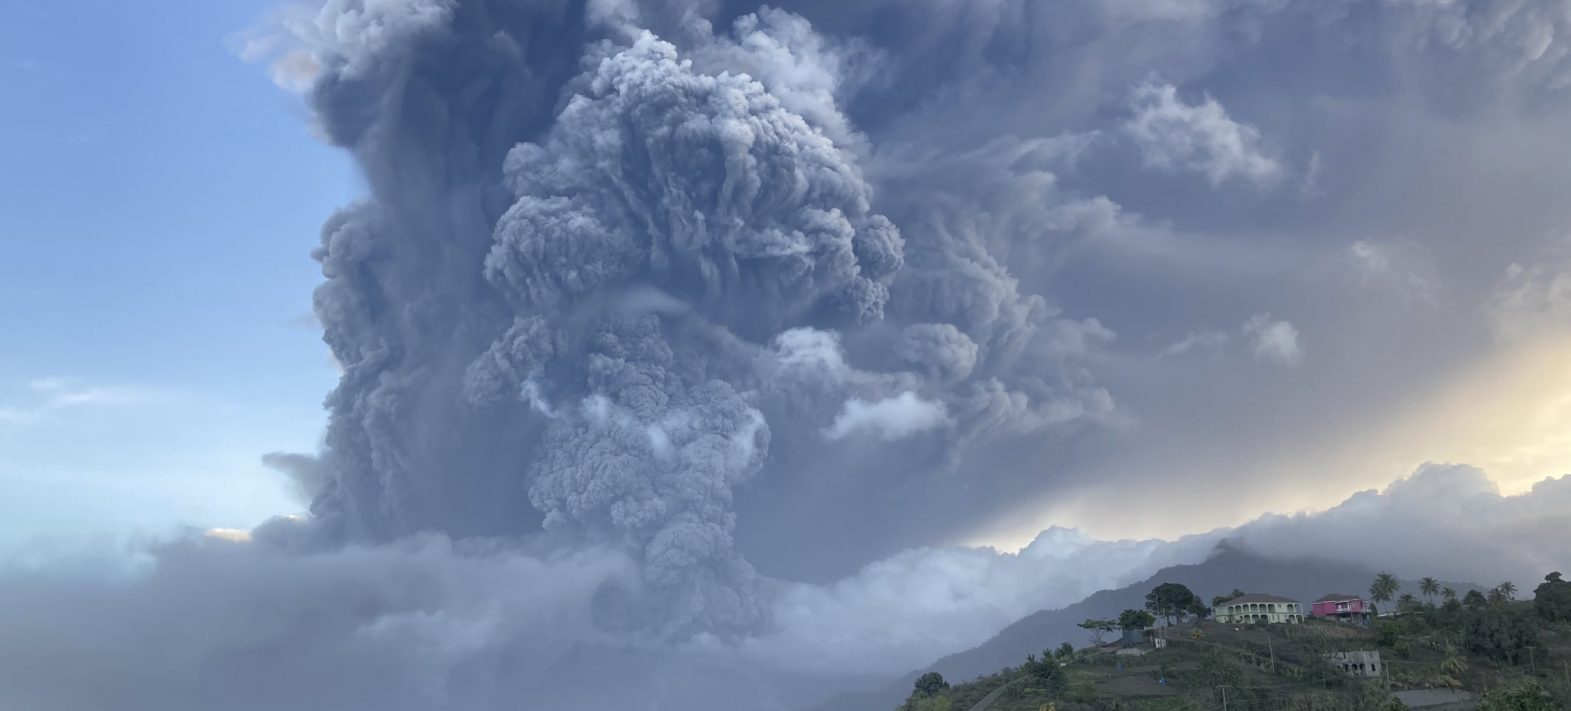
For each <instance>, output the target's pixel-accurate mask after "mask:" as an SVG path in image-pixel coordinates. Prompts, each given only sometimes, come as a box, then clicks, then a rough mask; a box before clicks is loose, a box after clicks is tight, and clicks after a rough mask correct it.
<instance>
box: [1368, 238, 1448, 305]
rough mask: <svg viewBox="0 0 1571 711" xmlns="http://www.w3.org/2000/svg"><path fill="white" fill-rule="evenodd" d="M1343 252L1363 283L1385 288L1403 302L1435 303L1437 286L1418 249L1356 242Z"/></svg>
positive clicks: (1429, 264) (1426, 257) (1429, 262)
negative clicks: (1346, 254)
mask: <svg viewBox="0 0 1571 711" xmlns="http://www.w3.org/2000/svg"><path fill="white" fill-rule="evenodd" d="M1347 253H1348V257H1349V258H1350V259H1351V260H1352V262H1353V266H1354V268H1355V269H1356V270H1357V271H1358V274H1359V277H1360V279H1361V280H1362V281H1363V282H1364V284H1366V285H1368V286H1373V287H1380V288H1384V289H1389V290H1390V291H1392V292H1394V293H1395V294H1396V296H1397V298H1398V299H1399V300H1400V301H1402V302H1403V303H1412V302H1419V303H1425V304H1429V305H1434V304H1435V303H1437V302H1438V300H1439V292H1440V283H1439V280H1438V278H1436V276H1435V275H1434V266H1433V263H1432V259H1431V258H1430V257H1429V255H1428V252H1427V251H1426V250H1425V249H1424V248H1423V247H1422V246H1419V245H1416V244H1410V243H1390V242H1369V241H1364V240H1360V241H1357V242H1354V243H1353V244H1351V245H1349V246H1348V248H1347Z"/></svg>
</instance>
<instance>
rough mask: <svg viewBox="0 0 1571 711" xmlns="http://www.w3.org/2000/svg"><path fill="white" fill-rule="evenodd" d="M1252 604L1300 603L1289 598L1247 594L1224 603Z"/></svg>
mask: <svg viewBox="0 0 1571 711" xmlns="http://www.w3.org/2000/svg"><path fill="white" fill-rule="evenodd" d="M1251 602H1298V601H1297V600H1292V599H1288V598H1285V597H1277V596H1275V595H1266V594H1265V593H1245V594H1244V595H1243V596H1242V597H1235V598H1233V599H1231V600H1228V601H1227V602H1224V603H1222V605H1241V604H1245V603H1251Z"/></svg>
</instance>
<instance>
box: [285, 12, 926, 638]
mask: <svg viewBox="0 0 1571 711" xmlns="http://www.w3.org/2000/svg"><path fill="white" fill-rule="evenodd" d="M547 5H548V4H546V3H531V4H528V5H527V7H522V6H521V4H520V3H509V2H500V1H496V2H481V1H475V2H461V3H443V2H435V1H431V2H423V3H422V2H404V3H382V4H368V5H367V6H366V7H362V6H361V5H360V4H359V3H352V2H344V3H335V4H333V5H331V6H329V7H328V8H327V9H326V10H325V11H324V14H323V18H325V19H324V21H323V26H324V27H329V28H333V29H334V30H336V31H338V32H339V35H341V36H354V37H357V38H359V41H356V42H347V41H344V40H342V39H341V38H340V39H338V40H337V41H336V43H335V44H332V45H331V46H332V48H333V49H332V51H331V52H329V53H327V55H326V61H325V62H324V67H323V70H324V71H323V73H322V74H321V76H320V78H319V79H318V80H317V83H316V86H315V89H314V92H313V100H314V105H315V106H316V107H317V109H318V110H319V112H320V114H321V119H322V123H323V127H324V129H325V131H326V132H327V134H328V135H329V137H330V138H332V140H334V141H335V142H337V143H339V144H341V145H344V146H347V147H351V148H352V149H353V150H354V151H355V154H356V156H357V158H358V159H359V160H360V162H361V163H362V165H363V166H364V168H365V171H366V173H367V175H368V177H369V179H370V182H371V188H372V193H373V198H372V199H371V200H370V201H368V202H367V203H366V204H363V205H360V206H357V207H355V208H352V209H350V210H346V211H345V212H343V213H342V214H340V215H338V216H336V217H335V218H334V219H333V220H331V221H330V222H329V223H328V225H327V227H326V228H325V230H324V242H323V247H322V249H321V250H320V251H319V253H318V254H319V258H320V259H321V260H322V263H323V270H324V273H325V274H326V276H327V277H328V282H327V283H326V284H324V285H323V286H322V287H321V289H320V290H319V291H318V295H317V310H318V313H319V315H320V316H321V318H322V320H323V322H324V323H325V324H326V326H327V340H328V342H329V344H330V345H331V346H332V348H333V351H334V353H335V355H336V356H337V357H338V359H339V361H340V362H341V363H342V364H343V366H344V371H345V372H344V376H343V379H342V382H341V383H340V385H339V387H338V389H337V390H336V391H335V392H334V393H333V395H332V396H331V398H330V399H329V406H330V408H331V410H332V422H331V425H330V429H329V434H328V442H327V443H328V455H327V456H328V460H329V461H328V465H329V470H330V471H331V472H332V474H331V475H330V476H329V477H328V483H327V485H326V487H325V490H324V491H323V492H321V494H320V495H319V496H318V497H317V500H316V502H315V504H314V505H313V511H314V513H316V515H317V516H318V517H319V518H320V519H322V520H323V521H324V522H325V523H327V524H329V525H330V526H332V525H337V526H340V527H341V528H340V529H339V530H341V531H342V532H343V533H344V534H346V535H349V536H359V537H369V538H373V539H386V538H392V537H396V536H399V535H403V534H407V533H410V532H414V531H418V530H422V529H436V530H440V531H444V532H447V533H450V534H454V535H471V534H503V535H523V534H531V533H534V532H537V531H539V530H540V525H541V523H542V521H543V523H544V525H545V527H546V528H547V529H549V530H551V531H553V532H554V533H555V534H556V535H559V536H561V537H562V538H563V539H564V540H565V541H568V542H571V543H573V544H580V543H582V544H589V543H594V544H611V545H614V546H618V547H620V548H622V549H624V550H627V551H629V552H630V553H632V554H633V555H634V556H635V557H636V558H637V559H639V560H641V561H642V562H643V589H642V590H640V591H637V592H635V593H633V594H631V595H627V596H626V597H627V598H628V599H626V600H623V601H622V603H621V604H617V605H611V606H608V609H609V610H613V611H615V613H616V614H618V615H623V616H625V619H621V620H611V622H612V623H613V624H618V626H623V624H625V625H626V626H633V627H639V628H646V629H648V628H653V629H652V631H654V632H657V633H658V634H659V635H660V636H665V635H670V634H687V633H693V632H699V631H718V632H736V631H742V630H747V629H753V628H755V627H756V626H757V625H758V624H759V623H760V622H762V621H764V620H766V619H767V617H768V610H769V604H768V599H767V596H765V595H763V591H764V590H765V589H766V587H767V584H766V582H765V581H763V580H762V579H761V578H760V577H759V576H758V575H757V574H756V573H755V572H754V571H753V569H752V567H751V566H749V565H748V564H747V562H746V561H745V560H743V559H742V557H741V556H740V555H739V554H738V553H737V552H736V551H735V550H734V547H733V543H732V538H731V536H732V531H733V528H734V526H735V514H734V513H733V505H732V497H733V489H734V487H735V486H737V485H738V484H739V483H741V482H743V481H745V480H747V479H748V478H749V477H751V476H754V475H755V474H757V473H758V472H759V470H760V469H761V468H762V466H763V463H764V459H765V456H766V454H767V452H768V447H769V442H770V430H769V426H768V423H766V421H765V418H764V415H763V414H762V411H761V409H760V407H759V406H757V403H756V402H755V401H754V400H755V399H756V398H757V397H760V396H759V395H758V394H757V392H758V388H759V387H760V385H761V383H760V381H761V377H760V375H759V373H760V367H761V366H760V363H762V362H763V361H764V360H765V358H766V357H767V353H768V352H769V351H768V347H769V345H770V344H771V341H772V340H773V339H774V338H775V337H776V336H777V335H778V334H780V333H781V332H783V331H784V330H786V329H790V328H796V327H803V326H814V327H835V326H851V325H857V324H865V323H868V322H871V321H875V320H877V319H879V318H881V317H882V314H883V306H884V303H885V301H886V300H887V298H888V287H887V284H888V282H889V280H890V279H891V278H892V277H893V275H894V272H895V271H896V270H897V269H898V268H899V266H900V264H901V240H900V237H899V235H898V233H897V231H896V230H895V228H894V226H893V225H892V224H891V223H890V222H889V221H888V220H886V219H884V218H882V217H881V216H878V215H876V214H873V213H871V211H870V208H869V200H870V194H869V192H870V191H869V189H868V187H867V185H866V183H865V182H864V181H863V179H862V178H861V176H860V174H859V172H858V171H857V169H856V168H855V166H854V165H852V164H851V162H850V161H849V160H848V158H847V157H846V156H845V155H844V154H842V152H841V151H840V150H838V149H837V148H836V147H835V145H834V144H833V143H832V142H831V141H830V140H829V139H827V138H825V137H824V135H823V134H821V133H820V132H818V131H816V130H815V129H813V128H812V127H810V126H809V125H808V123H807V122H805V121H804V120H803V119H802V118H801V117H799V116H797V115H795V114H793V113H792V112H790V111H787V110H786V109H784V108H782V106H781V105H780V103H779V102H778V101H777V100H776V99H775V98H774V97H773V96H771V95H770V94H769V93H768V92H767V91H765V89H764V87H763V86H762V85H760V84H759V83H757V82H755V81H753V80H752V79H750V78H748V77H746V76H742V75H729V74H721V75H718V76H710V75H704V74H699V73H696V72H694V71H693V70H692V69H691V68H690V67H689V66H688V65H687V64H686V63H684V62H682V61H680V60H679V59H678V57H677V53H676V50H675V48H673V47H672V46H671V45H669V44H666V43H664V42H661V41H660V40H658V39H656V38H654V37H653V36H650V35H648V34H644V35H643V36H641V37H638V38H636V39H633V40H631V41H629V42H622V43H616V42H612V41H606V42H603V43H597V44H594V45H593V46H592V48H590V49H589V50H588V51H587V54H588V56H587V57H583V55H585V54H586V50H585V44H584V42H583V41H582V40H581V37H580V32H579V31H575V30H573V29H572V28H573V27H577V26H580V24H581V21H582V18H581V17H580V15H581V13H582V10H581V9H580V8H578V7H576V6H575V5H574V4H571V3H568V4H565V5H563V6H561V7H550V8H549V9H542V8H543V7H545V6H547ZM367 23H370V24H372V25H374V26H375V27H376V28H377V30H378V31H377V32H372V33H368V32H366V31H365V28H364V27H358V28H356V29H357V31H358V34H354V35H347V34H344V32H343V30H344V28H346V27H354V26H357V25H366V24H367ZM367 38H371V39H367ZM372 39H374V40H375V41H372ZM581 57H583V60H582V66H583V67H585V71H584V73H583V75H582V76H581V77H579V78H577V79H574V80H572V81H571V83H569V78H570V77H569V74H568V72H567V71H566V67H569V66H573V65H575V64H578V62H579V60H580V58H581ZM564 86H565V87H566V88H565V89H564V88H563V87H564ZM559 95H562V96H559ZM558 109H559V111H558ZM547 111H553V112H557V113H558V114H559V115H557V116H556V117H555V119H554V122H551V123H550V124H549V128H547V127H546V122H547V121H549V120H550V119H547V118H546V116H547V115H548V114H547V113H546V112H547ZM515 145H516V148H515V147H514V146H515ZM508 149H511V151H510V152H509V151H508ZM504 156H505V160H504ZM509 204H510V206H508V205H509ZM542 514H543V518H542ZM651 620H659V622H656V623H651Z"/></svg>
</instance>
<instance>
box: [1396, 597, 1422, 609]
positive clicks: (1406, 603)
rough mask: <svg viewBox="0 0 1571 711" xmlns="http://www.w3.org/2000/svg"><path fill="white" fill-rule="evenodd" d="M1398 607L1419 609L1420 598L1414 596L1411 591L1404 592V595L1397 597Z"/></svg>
mask: <svg viewBox="0 0 1571 711" xmlns="http://www.w3.org/2000/svg"><path fill="white" fill-rule="evenodd" d="M1396 609H1398V610H1401V611H1403V612H1412V611H1414V610H1416V609H1418V598H1416V597H1413V595H1412V594H1411V593H1402V597H1399V598H1397V599H1396Z"/></svg>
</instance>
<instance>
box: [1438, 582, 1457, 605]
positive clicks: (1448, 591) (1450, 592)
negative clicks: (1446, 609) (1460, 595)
mask: <svg viewBox="0 0 1571 711" xmlns="http://www.w3.org/2000/svg"><path fill="white" fill-rule="evenodd" d="M1440 597H1443V598H1445V600H1446V602H1450V601H1452V600H1455V599H1456V589H1455V588H1452V587H1450V586H1446V587H1443V588H1441V589H1440Z"/></svg>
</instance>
